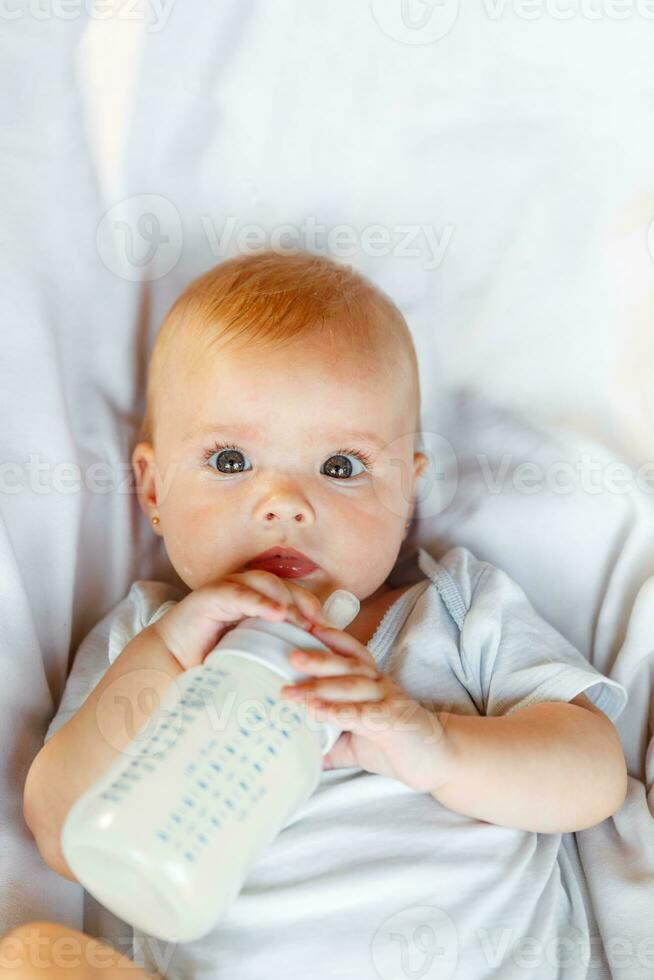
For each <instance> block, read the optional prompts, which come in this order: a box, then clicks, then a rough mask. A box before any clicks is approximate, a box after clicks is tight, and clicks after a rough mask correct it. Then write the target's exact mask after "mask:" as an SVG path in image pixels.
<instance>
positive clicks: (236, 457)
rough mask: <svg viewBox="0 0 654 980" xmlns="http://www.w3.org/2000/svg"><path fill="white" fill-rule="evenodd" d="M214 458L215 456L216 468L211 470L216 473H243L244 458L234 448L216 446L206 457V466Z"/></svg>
mask: <svg viewBox="0 0 654 980" xmlns="http://www.w3.org/2000/svg"><path fill="white" fill-rule="evenodd" d="M214 456H217V459H216V466H215V467H214V466H212V467H211V469H216V470H217V471H218V473H243V472H244V471H245V466H244V464H243V462H242V460H243V459H244V458H245V457H244V455H243V453H242V452H241V450H240V449H237V448H236V446H216V448H215V449H214V450H213V451H212V452H210V453H208V454H207V455H206V457H205V462H206V463H207V464H208V463H209V460H210V459H212V458H213V457H214Z"/></svg>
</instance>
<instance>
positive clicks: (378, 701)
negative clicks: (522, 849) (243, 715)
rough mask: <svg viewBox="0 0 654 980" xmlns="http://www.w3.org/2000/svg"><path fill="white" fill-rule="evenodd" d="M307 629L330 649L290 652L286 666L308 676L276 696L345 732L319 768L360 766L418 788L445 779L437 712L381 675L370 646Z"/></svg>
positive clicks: (335, 631) (430, 786) (337, 632)
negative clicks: (301, 704) (310, 676)
mask: <svg viewBox="0 0 654 980" xmlns="http://www.w3.org/2000/svg"><path fill="white" fill-rule="evenodd" d="M311 633H312V635H313V636H315V637H317V638H318V639H319V640H320V641H321V642H322V643H324V644H325V646H328V647H329V648H330V650H329V652H327V651H323V650H294V651H293V652H292V653H291V654H290V656H289V662H290V664H291V666H293V667H295V668H296V669H297V670H301V671H303V672H305V673H307V674H311V675H313V677H312V678H311V679H310V680H306V681H300V682H298V683H297V684H294V685H289V684H287V685H284V687H282V689H281V694H282V697H285V698H289V699H291V700H294V701H298V700H301V701H303V702H304V704H305V706H306V708H307V711H308V713H309V714H310V715H312V716H313V717H314V718H316V719H317V720H319V721H325V722H329V723H330V724H333V725H334V726H335V727H336V728H340V729H342V732H343V734H342V735H340V736H339V738H338V739H337V741H336V743H335V744H334V746H333V747H332V749H331V751H330V752H328V753H327V754H326V755H325V756H324V757H323V769H341V768H344V767H352V766H358V767H360V768H361V769H365V770H366V771H367V772H372V773H378V774H380V775H382V776H391V777H393V778H394V779H399V780H400V781H401V782H403V783H405V784H406V785H407V786H410V787H411V789H415V790H417V791H418V792H429V791H430V790H432V789H433V787H435V786H436V785H438V784H439V783H441V782H443V781H444V779H445V778H446V774H447V768H448V766H449V753H448V751H447V749H446V742H445V736H444V731H443V727H442V725H441V723H440V721H439V720H438V718H437V716H436V714H434V713H433V712H431V711H429V710H428V709H427V708H425V707H423V705H421V704H420V703H419V702H418V701H415V700H413V699H412V698H410V697H409V696H408V694H406V692H405V691H404V690H403V689H402V688H401V687H400V686H399V685H398V684H396V683H395V681H393V680H392V678H390V677H389V676H388V675H387V674H383V673H381V672H380V671H379V670H378V669H377V665H376V663H375V659H374V657H373V656H372V654H371V653H370V651H369V650H368V648H367V647H366V646H364V645H363V644H362V643H360V642H359V641H358V640H356V639H355V638H354V637H353V636H350V634H349V633H346V632H344V631H343V630H338V629H334V628H332V627H321V626H314V627H313V629H312V630H311Z"/></svg>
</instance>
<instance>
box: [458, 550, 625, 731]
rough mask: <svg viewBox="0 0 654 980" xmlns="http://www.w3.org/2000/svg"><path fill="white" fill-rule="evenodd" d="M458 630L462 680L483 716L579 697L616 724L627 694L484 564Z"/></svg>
mask: <svg viewBox="0 0 654 980" xmlns="http://www.w3.org/2000/svg"><path fill="white" fill-rule="evenodd" d="M484 566H485V567H484V570H483V572H482V574H481V575H480V576H479V578H478V580H477V584H476V587H475V589H474V591H473V593H472V600H471V603H470V606H469V608H468V611H467V613H466V615H465V619H464V621H463V626H462V629H461V656H462V660H463V661H464V667H465V672H466V675H467V676H468V677H469V678H470V680H471V682H472V683H474V686H475V687H476V688H477V689H478V694H479V697H480V699H481V703H482V705H483V708H484V714H486V715H510V714H512V712H514V711H518V710H519V709H520V708H524V707H526V706H527V705H529V704H535V703H537V702H541V701H571V700H572V698H574V697H576V696H577V695H578V694H581V693H582V692H583V693H584V694H585V695H586V697H587V698H588V699H589V700H590V701H592V702H593V704H595V705H596V706H597V707H598V708H600V709H601V710H602V711H603V712H604V713H605V714H606V715H607V716H608V717H609V718H610V719H611V721H615V720H616V718H618V717H619V715H620V714H621V713H622V711H623V709H624V707H625V705H626V703H627V698H628V694H627V691H626V689H625V688H624V687H623V686H622V684H619V683H618V682H617V681H615V680H613V679H611V678H609V677H606V676H605V675H604V674H602V673H600V671H598V670H597V669H596V668H595V667H593V665H592V664H591V663H590V662H589V661H588V660H587V659H586V658H585V657H584V656H583V654H582V653H580V652H579V650H577V649H576V647H574V646H573V645H572V644H571V643H570V642H569V641H568V640H566V639H565V637H564V636H562V635H561V633H559V632H558V631H557V630H556V629H555V628H554V627H553V626H551V625H550V624H549V623H548V622H546V621H545V620H544V619H542V618H541V616H539V615H538V613H537V612H536V610H535V609H534V608H533V606H532V605H531V603H530V602H529V600H528V599H527V596H526V595H525V593H524V591H523V590H522V588H521V587H520V586H519V585H518V584H517V583H516V582H514V581H513V580H512V579H511V578H510V577H509V576H508V575H507V574H506V573H505V572H503V571H501V570H500V569H499V568H495V567H494V566H492V565H488V564H486V563H484Z"/></svg>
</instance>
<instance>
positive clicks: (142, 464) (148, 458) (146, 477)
mask: <svg viewBox="0 0 654 980" xmlns="http://www.w3.org/2000/svg"><path fill="white" fill-rule="evenodd" d="M132 469H133V471H134V479H135V481H136V493H137V496H138V501H139V506H140V508H141V510H142V511H143V513H144V514H145V516H146V517H147V519H148V520H150V519H151V518H152V516H153V514H154V513H155V511H156V509H157V489H156V484H155V479H154V473H155V469H154V450H153V448H152V443H150V442H139V443H137V445H136V446H135V447H134V449H133V451H132Z"/></svg>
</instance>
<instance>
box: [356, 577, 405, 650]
mask: <svg viewBox="0 0 654 980" xmlns="http://www.w3.org/2000/svg"><path fill="white" fill-rule="evenodd" d="M409 588H411V586H410V585H404V586H402V587H401V588H399V589H391V588H389V586H388V585H386V584H385V583H384V584H383V585H380V586H379V588H378V589H377V591H376V592H373V593H372V595H369V596H368V598H367V599H364V600H363V602H362V603H361V608H360V609H359V612H358V615H357V616H356V618H355V619H353V620H352V622H351V623H350V625H349V626H346V627H345V630H344V632H345V633H349V634H350V636H353V637H354V638H355V640H358V641H359V643H363V645H364V646H366V645H367V643H368V642H369V641H370V640H371V639H372V637H373V636H374V634H375V630H376V629H377V627H378V626H379V624H380V622H381V620H382V617H383V616H384V614H385V613H386V611H387V609H388V608H389V606H391V605H392V604H393V603H394V602H395V600H396V599H398V598H399V597H400V596H401V595H402V593H403V592H406V590H407V589H409Z"/></svg>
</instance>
